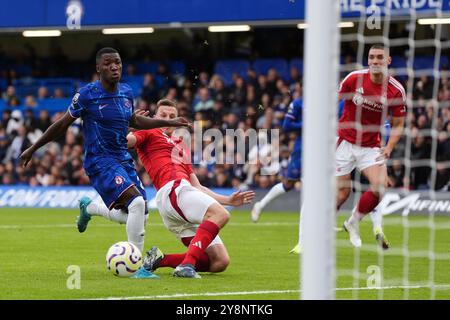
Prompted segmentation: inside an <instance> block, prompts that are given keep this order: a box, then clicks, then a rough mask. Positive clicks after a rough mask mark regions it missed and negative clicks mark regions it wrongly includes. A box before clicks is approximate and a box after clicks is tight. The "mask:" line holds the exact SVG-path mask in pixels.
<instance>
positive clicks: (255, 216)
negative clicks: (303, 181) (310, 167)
mask: <svg viewBox="0 0 450 320" xmlns="http://www.w3.org/2000/svg"><path fill="white" fill-rule="evenodd" d="M294 184H295V181H294V180H287V179H284V180H283V182H280V183H278V184H276V185H274V186H273V187H272V188H271V189H270V190H269V192H268V193H267V194H266V195H265V196H264V197H263V198H262V199H261V200H260V201H257V202H255V204H254V206H253V208H252V212H251V217H252V221H253V222H257V221H258V220H259V217H260V216H261V213H262V211H263V210H264V208H265V207H266V206H267V205H268V204H269V203H270V202H271V201H273V200H274V199H275V198H278V197H279V196H281V195H282V194H285V193H286V192H289V191H290V190H292V189H293V188H294Z"/></svg>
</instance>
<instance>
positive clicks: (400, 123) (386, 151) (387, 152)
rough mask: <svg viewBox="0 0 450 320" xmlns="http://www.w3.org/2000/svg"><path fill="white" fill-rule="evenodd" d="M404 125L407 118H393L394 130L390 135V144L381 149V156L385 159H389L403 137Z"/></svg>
mask: <svg viewBox="0 0 450 320" xmlns="http://www.w3.org/2000/svg"><path fill="white" fill-rule="evenodd" d="M404 125H405V117H392V129H391V133H390V135H389V142H388V143H387V145H386V146H385V147H383V148H381V156H382V157H384V158H385V159H389V157H390V156H391V153H392V151H393V150H394V148H395V146H396V145H397V143H398V142H399V140H400V138H401V137H402V134H403V128H404Z"/></svg>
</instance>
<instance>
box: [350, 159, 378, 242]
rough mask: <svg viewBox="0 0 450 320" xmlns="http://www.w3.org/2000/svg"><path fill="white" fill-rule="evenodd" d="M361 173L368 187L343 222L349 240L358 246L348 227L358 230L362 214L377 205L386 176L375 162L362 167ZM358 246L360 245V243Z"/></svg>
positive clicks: (364, 214) (367, 212)
mask: <svg viewBox="0 0 450 320" xmlns="http://www.w3.org/2000/svg"><path fill="white" fill-rule="evenodd" d="M362 173H363V174H364V176H365V177H366V178H367V180H369V183H370V188H369V190H367V191H365V192H364V193H363V194H362V196H361V198H360V199H359V201H358V205H357V206H356V210H354V211H353V212H352V215H351V216H350V218H349V219H347V220H346V221H345V222H344V227H345V228H346V230H347V231H348V232H349V233H350V241H351V242H352V243H353V245H354V246H355V247H358V246H357V245H356V244H358V243H357V242H354V241H352V232H351V231H350V229H353V230H358V231H359V221H361V220H362V219H363V218H364V216H366V215H367V214H369V213H370V212H372V211H373V210H374V209H375V208H376V207H377V205H378V203H379V202H380V198H381V195H382V193H383V192H384V189H385V184H386V176H385V170H384V168H383V165H380V164H376V165H373V166H370V167H368V168H365V169H363V170H362ZM358 233H359V232H358ZM354 239H355V237H354ZM359 241H360V240H359ZM359 246H361V244H360V243H359Z"/></svg>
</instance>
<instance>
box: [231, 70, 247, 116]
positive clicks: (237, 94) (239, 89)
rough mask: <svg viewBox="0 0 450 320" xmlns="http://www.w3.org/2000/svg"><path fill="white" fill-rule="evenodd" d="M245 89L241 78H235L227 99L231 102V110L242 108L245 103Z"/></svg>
mask: <svg viewBox="0 0 450 320" xmlns="http://www.w3.org/2000/svg"><path fill="white" fill-rule="evenodd" d="M246 94H247V88H246V87H245V82H244V79H243V78H242V77H236V78H235V79H234V83H233V84H232V85H231V88H230V94H229V95H228V98H229V99H230V101H231V107H232V108H233V109H236V108H242V107H243V106H245V102H246V99H247V98H246Z"/></svg>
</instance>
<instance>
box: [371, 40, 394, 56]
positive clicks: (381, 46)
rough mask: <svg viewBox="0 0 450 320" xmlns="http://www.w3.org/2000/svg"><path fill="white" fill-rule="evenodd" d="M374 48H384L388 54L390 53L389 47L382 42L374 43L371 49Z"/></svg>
mask: <svg viewBox="0 0 450 320" xmlns="http://www.w3.org/2000/svg"><path fill="white" fill-rule="evenodd" d="M372 49H380V50H384V51H385V52H386V53H387V54H388V55H389V47H387V46H385V45H384V44H382V43H375V44H373V45H371V46H370V48H369V51H370V50H372Z"/></svg>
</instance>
